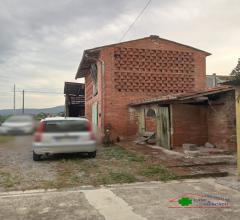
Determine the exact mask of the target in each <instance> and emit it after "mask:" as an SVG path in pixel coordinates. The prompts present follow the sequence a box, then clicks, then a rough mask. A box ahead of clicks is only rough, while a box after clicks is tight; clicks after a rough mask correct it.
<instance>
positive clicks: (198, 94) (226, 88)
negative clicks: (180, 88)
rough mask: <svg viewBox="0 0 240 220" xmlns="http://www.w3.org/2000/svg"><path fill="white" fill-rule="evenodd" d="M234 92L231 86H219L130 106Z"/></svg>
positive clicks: (137, 102) (143, 100)
mask: <svg viewBox="0 0 240 220" xmlns="http://www.w3.org/2000/svg"><path fill="white" fill-rule="evenodd" d="M232 90H234V88H232V87H230V86H219V87H215V88H210V89H206V90H200V91H193V92H188V93H177V94H170V95H165V96H158V97H155V98H150V99H142V100H137V101H134V102H132V103H130V104H129V105H130V106H138V105H145V104H152V103H167V102H171V101H184V100H188V99H193V98H198V97H203V96H208V95H213V94H218V93H223V92H228V91H232Z"/></svg>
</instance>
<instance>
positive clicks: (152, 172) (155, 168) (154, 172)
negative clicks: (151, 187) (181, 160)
mask: <svg viewBox="0 0 240 220" xmlns="http://www.w3.org/2000/svg"><path fill="white" fill-rule="evenodd" d="M141 175H143V176H146V177H151V178H154V179H155V180H161V181H168V180H173V179H176V178H177V177H176V175H174V174H173V173H172V172H170V171H169V170H168V169H166V168H164V167H163V166H161V165H150V166H148V167H146V168H144V169H143V170H142V171H141Z"/></svg>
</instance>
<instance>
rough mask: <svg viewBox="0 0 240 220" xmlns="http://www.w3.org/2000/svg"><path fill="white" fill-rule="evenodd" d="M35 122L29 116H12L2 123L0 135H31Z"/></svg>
mask: <svg viewBox="0 0 240 220" xmlns="http://www.w3.org/2000/svg"><path fill="white" fill-rule="evenodd" d="M34 129H35V121H34V119H33V117H32V116H31V115H13V116H10V117H9V118H7V119H6V121H4V122H3V123H2V125H1V127H0V134H32V133H33V132H34Z"/></svg>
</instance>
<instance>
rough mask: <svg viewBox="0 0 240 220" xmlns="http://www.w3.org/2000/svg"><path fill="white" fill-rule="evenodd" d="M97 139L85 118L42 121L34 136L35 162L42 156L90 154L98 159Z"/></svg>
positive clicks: (54, 118) (59, 118)
mask: <svg viewBox="0 0 240 220" xmlns="http://www.w3.org/2000/svg"><path fill="white" fill-rule="evenodd" d="M96 151H97V139H96V136H95V134H94V133H93V131H92V128H91V124H90V122H89V121H88V120H87V119H85V118H72V117H66V118H64V117H53V118H45V119H43V120H41V122H40V124H39V127H38V128H37V131H36V133H35V136H34V142H33V160H34V161H38V160H40V159H41V155H48V154H58V153H77V152H79V153H88V155H89V156H90V157H96Z"/></svg>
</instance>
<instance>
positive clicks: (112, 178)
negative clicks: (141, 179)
mask: <svg viewBox="0 0 240 220" xmlns="http://www.w3.org/2000/svg"><path fill="white" fill-rule="evenodd" d="M136 181H137V179H136V177H135V176H134V175H133V174H130V173H127V172H110V173H109V175H107V176H104V177H101V178H100V179H99V181H98V182H99V183H100V184H106V185H108V184H114V183H134V182H136Z"/></svg>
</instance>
